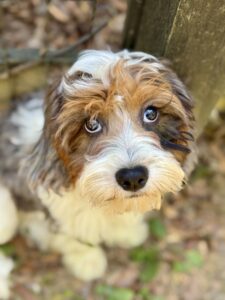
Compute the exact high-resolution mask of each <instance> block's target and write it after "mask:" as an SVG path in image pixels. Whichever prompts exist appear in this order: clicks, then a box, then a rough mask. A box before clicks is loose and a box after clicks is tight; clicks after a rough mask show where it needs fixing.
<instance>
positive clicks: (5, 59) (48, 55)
mask: <svg viewBox="0 0 225 300" xmlns="http://www.w3.org/2000/svg"><path fill="white" fill-rule="evenodd" d="M106 25H107V22H103V23H102V24H101V25H99V26H98V27H96V28H93V30H91V32H89V33H88V34H85V35H84V36H82V37H81V38H80V39H79V40H78V41H77V42H75V43H74V44H72V45H70V46H68V47H65V48H62V49H60V50H52V51H49V50H47V51H43V50H40V49H32V48H30V49H29V48H26V49H14V48H13V49H10V48H9V49H0V65H3V64H5V63H7V65H15V64H20V63H27V62H44V63H70V62H72V61H74V59H75V58H76V55H77V53H76V52H75V50H76V49H77V48H78V47H79V46H80V45H82V44H84V43H85V42H87V41H88V40H90V39H91V38H92V37H93V36H94V35H96V34H97V33H98V32H99V31H101V30H102V29H103V28H104V27H106Z"/></svg>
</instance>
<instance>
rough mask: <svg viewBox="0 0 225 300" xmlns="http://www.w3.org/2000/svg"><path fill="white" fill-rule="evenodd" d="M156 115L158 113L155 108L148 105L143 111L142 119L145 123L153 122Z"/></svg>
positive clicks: (156, 117)
mask: <svg viewBox="0 0 225 300" xmlns="http://www.w3.org/2000/svg"><path fill="white" fill-rule="evenodd" d="M158 115H159V113H158V110H157V108H155V107H153V106H148V107H147V108H146V109H145V111H144V115H143V121H144V123H147V124H149V123H153V122H155V121H156V120H157V119H158Z"/></svg>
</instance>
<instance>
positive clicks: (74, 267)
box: [63, 247, 107, 281]
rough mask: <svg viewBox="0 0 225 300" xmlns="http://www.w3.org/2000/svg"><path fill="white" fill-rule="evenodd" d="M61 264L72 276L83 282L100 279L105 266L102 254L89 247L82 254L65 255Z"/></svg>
mask: <svg viewBox="0 0 225 300" xmlns="http://www.w3.org/2000/svg"><path fill="white" fill-rule="evenodd" d="M63 263H64V264H65V266H66V267H67V269H68V270H69V271H70V272H71V273H72V274H73V275H74V276H76V277H78V278H80V279H82V280H85V281H91V280H94V279H97V278H100V277H101V276H102V275H103V274H104V272H105V269H106V266H107V261H106V257H105V255H104V252H103V251H102V250H101V249H100V248H96V247H93V248H91V247H90V248H88V249H86V250H85V251H84V252H82V253H80V252H79V253H78V252H72V253H66V254H65V255H64V256H63Z"/></svg>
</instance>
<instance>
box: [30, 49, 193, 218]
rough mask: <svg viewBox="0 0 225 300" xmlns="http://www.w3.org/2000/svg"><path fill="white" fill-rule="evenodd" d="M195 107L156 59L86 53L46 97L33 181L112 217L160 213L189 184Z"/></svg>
mask: <svg viewBox="0 0 225 300" xmlns="http://www.w3.org/2000/svg"><path fill="white" fill-rule="evenodd" d="M192 106H193V105H192V100H191V98H190V96H189V95H188V93H187V91H186V89H185V87H184V85H183V84H182V83H181V81H180V80H179V79H178V78H177V76H176V75H175V74H174V73H173V72H172V71H171V70H170V69H169V68H167V67H166V66H165V65H164V64H163V63H162V62H160V61H159V60H158V59H156V58H155V57H153V56H151V55H148V54H145V53H141V52H133V53H131V52H128V51H122V52H120V53H117V54H114V53H111V52H106V51H105V52H104V51H93V50H91V51H85V52H84V53H82V54H81V56H80V58H79V59H78V61H77V62H76V63H75V64H74V65H73V66H72V67H71V69H70V70H69V71H68V73H67V74H66V75H65V76H64V77H63V79H62V80H60V82H59V83H58V84H57V85H56V86H54V88H52V89H51V91H50V93H49V94H48V96H47V98H46V112H45V126H44V130H43V134H42V136H41V140H40V141H39V143H38V144H37V146H36V150H35V151H34V155H33V158H34V157H35V161H33V163H32V165H33V167H32V176H31V178H32V179H33V181H34V182H36V184H37V183H38V184H42V185H45V186H46V187H47V188H50V189H61V188H68V189H71V188H74V187H75V189H76V190H78V191H79V193H80V194H81V196H82V197H83V198H84V199H88V201H89V202H90V204H91V205H94V206H101V207H105V208H106V209H108V210H110V211H112V212H124V211H141V212H144V211H148V210H151V209H158V208H159V207H160V204H161V198H162V196H163V195H164V194H166V193H168V192H176V191H178V190H180V188H181V187H182V183H183V181H184V180H185V164H186V161H187V158H188V156H189V155H190V151H191V148H192V143H193V136H192V126H193V114H192ZM43 157H45V159H44V158H43Z"/></svg>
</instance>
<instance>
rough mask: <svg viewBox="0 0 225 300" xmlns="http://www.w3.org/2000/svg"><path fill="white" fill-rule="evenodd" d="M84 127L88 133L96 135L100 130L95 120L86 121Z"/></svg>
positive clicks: (99, 125)
mask: <svg viewBox="0 0 225 300" xmlns="http://www.w3.org/2000/svg"><path fill="white" fill-rule="evenodd" d="M84 127H85V130H86V131H87V132H89V133H97V132H100V131H101V130H102V125H101V124H100V122H99V121H98V120H97V119H92V120H87V121H86V123H85V125H84Z"/></svg>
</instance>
